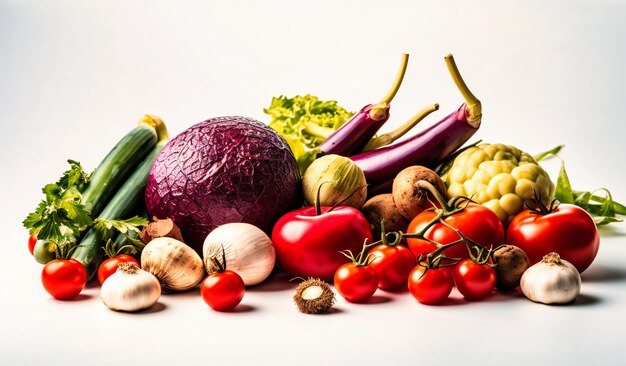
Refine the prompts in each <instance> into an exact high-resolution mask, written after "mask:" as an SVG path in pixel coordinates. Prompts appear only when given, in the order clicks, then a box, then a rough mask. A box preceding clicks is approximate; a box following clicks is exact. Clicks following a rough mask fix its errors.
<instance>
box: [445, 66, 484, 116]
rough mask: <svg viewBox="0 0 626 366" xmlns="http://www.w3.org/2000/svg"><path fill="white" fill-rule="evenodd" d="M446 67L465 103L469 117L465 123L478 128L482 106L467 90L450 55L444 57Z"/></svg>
mask: <svg viewBox="0 0 626 366" xmlns="http://www.w3.org/2000/svg"><path fill="white" fill-rule="evenodd" d="M445 61H446V66H447V67H448V72H450V76H452V80H454V83H455V84H456V87H457V88H458V89H459V91H460V92H461V94H462V95H463V99H465V103H466V105H467V107H466V108H467V111H468V113H469V117H468V118H467V123H469V124H470V125H471V126H472V127H475V128H478V126H480V120H481V117H482V106H481V103H480V100H478V98H476V97H475V96H474V94H472V92H471V91H470V90H469V88H468V87H467V85H466V84H465V81H464V80H463V77H462V76H461V72H460V71H459V69H458V67H457V66H456V62H454V57H453V56H452V54H449V55H447V56H446V57H445Z"/></svg>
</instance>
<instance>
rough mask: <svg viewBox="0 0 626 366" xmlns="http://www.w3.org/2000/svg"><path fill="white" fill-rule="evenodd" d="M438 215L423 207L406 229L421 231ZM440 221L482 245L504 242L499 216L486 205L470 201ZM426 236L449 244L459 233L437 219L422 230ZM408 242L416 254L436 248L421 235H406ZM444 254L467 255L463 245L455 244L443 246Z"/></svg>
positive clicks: (459, 256)
mask: <svg viewBox="0 0 626 366" xmlns="http://www.w3.org/2000/svg"><path fill="white" fill-rule="evenodd" d="M435 216H437V214H436V213H435V212H434V211H424V212H422V213H420V214H418V215H417V216H415V218H414V219H413V220H412V221H411V223H410V224H409V228H408V230H407V232H408V233H409V234H414V233H418V232H420V231H421V230H422V229H423V228H424V227H426V225H427V224H428V223H429V222H430V221H431V220H432V219H433V218H435ZM443 221H444V222H445V223H446V224H448V225H450V226H452V227H454V228H456V229H458V230H459V231H461V233H463V235H465V236H466V237H468V238H469V239H471V240H473V241H475V242H477V243H478V244H480V245H482V246H484V247H490V246H494V247H495V246H498V245H499V244H502V243H503V242H504V228H503V226H502V222H500V219H499V218H498V216H497V215H496V214H495V213H493V211H491V210H490V209H488V208H487V207H485V206H482V205H477V204H474V203H470V204H469V205H468V206H467V208H465V210H463V211H461V212H458V213H456V214H454V215H451V216H448V217H446V218H445V219H443ZM425 237H426V238H427V239H430V240H434V241H436V242H438V243H440V244H450V243H452V242H454V241H456V240H459V239H460V237H459V235H458V234H457V233H456V232H455V231H454V230H452V229H450V228H449V227H447V226H446V225H444V224H442V223H439V222H438V223H436V224H435V225H433V226H432V227H431V228H430V229H428V231H427V232H426V234H425ZM407 243H408V244H409V248H410V249H411V251H412V252H413V254H414V255H415V256H416V257H417V256H419V255H420V254H421V253H430V252H432V251H434V250H435V249H437V247H436V245H435V244H433V243H430V242H428V241H426V240H422V239H412V238H408V239H407ZM445 254H446V255H447V256H448V257H452V258H469V255H468V252H467V248H466V246H465V245H457V246H454V247H452V248H449V249H446V250H445Z"/></svg>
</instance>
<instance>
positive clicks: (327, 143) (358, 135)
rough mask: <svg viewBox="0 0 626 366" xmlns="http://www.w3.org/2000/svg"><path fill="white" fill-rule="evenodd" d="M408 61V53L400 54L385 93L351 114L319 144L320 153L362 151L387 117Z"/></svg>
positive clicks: (344, 154) (353, 152)
mask: <svg viewBox="0 0 626 366" xmlns="http://www.w3.org/2000/svg"><path fill="white" fill-rule="evenodd" d="M408 61H409V55H408V54H406V53H405V54H402V59H401V63H400V71H399V72H398V75H397V76H396V80H395V81H394V83H393V85H392V86H391V89H390V90H389V92H388V93H387V95H386V96H385V97H384V98H383V99H381V100H380V102H378V103H376V104H368V105H366V106H365V107H363V108H362V109H361V110H360V111H359V112H358V113H357V114H355V115H354V116H352V118H350V119H349V120H348V121H346V123H344V124H343V125H342V126H341V127H339V129H337V130H336V131H335V132H334V133H333V134H331V135H330V136H328V138H326V139H325V140H324V141H323V142H322V143H321V144H320V145H319V149H320V150H321V154H320V155H319V156H322V155H328V154H337V155H342V156H349V155H352V154H355V153H358V152H361V151H363V148H364V147H365V145H366V144H367V143H368V142H369V140H370V139H371V138H372V137H373V136H374V135H375V134H376V132H378V130H379V129H380V128H381V127H382V126H383V124H385V122H387V120H388V119H389V108H390V107H391V106H390V103H391V101H392V100H393V98H394V97H395V96H396V93H397V92H398V89H400V84H402V80H403V79H404V74H405V72H406V67H407V64H408Z"/></svg>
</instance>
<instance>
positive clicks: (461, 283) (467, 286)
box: [454, 259, 496, 300]
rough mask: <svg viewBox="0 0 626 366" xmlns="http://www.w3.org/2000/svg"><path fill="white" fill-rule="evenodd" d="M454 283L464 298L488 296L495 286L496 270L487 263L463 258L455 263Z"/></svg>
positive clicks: (475, 298) (479, 298)
mask: <svg viewBox="0 0 626 366" xmlns="http://www.w3.org/2000/svg"><path fill="white" fill-rule="evenodd" d="M454 283H455V284H456V289H457V290H459V292H460V293H461V295H463V296H464V297H465V298H466V299H468V300H481V299H484V298H485V297H487V296H489V294H491V292H492V291H493V289H494V287H495V286H496V270H495V269H493V268H492V267H491V266H490V265H488V264H478V263H475V262H473V261H472V260H471V259H465V260H462V261H461V262H460V263H459V264H457V265H456V268H455V270H454Z"/></svg>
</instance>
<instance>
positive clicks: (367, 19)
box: [0, 0, 626, 365]
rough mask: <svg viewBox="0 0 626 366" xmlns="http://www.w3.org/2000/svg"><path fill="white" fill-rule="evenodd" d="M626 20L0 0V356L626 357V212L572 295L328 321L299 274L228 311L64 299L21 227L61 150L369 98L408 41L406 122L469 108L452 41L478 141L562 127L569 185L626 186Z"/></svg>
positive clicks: (62, 156)
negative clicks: (305, 309)
mask: <svg viewBox="0 0 626 366" xmlns="http://www.w3.org/2000/svg"><path fill="white" fill-rule="evenodd" d="M625 24H626V4H625V3H624V2H623V1H609V0H604V1H595V2H591V1H589V2H581V1H551V2H544V1H507V2H501V1H481V2H471V1H446V2H444V1H419V2H418V1H412V2H410V1H406V2H399V1H389V2H384V4H383V2H377V1H346V2H342V3H341V4H339V2H338V1H316V2H307V3H301V2H295V1H291V2H289V1H271V2H263V3H261V2H252V1H250V2H242V1H228V2H227V1H219V2H218V1H213V2H206V1H197V2H165V1H158V2H157V1H115V2H112V1H90V2H87V1H81V2H79V1H75V2H70V1H41V2H34V1H18V0H14V1H6V0H0V123H1V126H2V133H1V134H0V146H2V148H1V149H0V161H1V166H2V171H3V174H2V179H0V192H1V193H0V194H1V197H2V204H3V206H4V209H3V210H2V211H0V229H1V232H2V234H3V240H2V242H3V243H2V248H3V250H4V251H3V257H4V261H3V264H2V266H1V267H0V268H1V271H2V278H3V279H4V280H5V281H6V282H5V284H4V288H3V291H2V295H1V300H0V364H2V365H30V364H33V365H34V364H42V363H45V364H51V365H59V364H61V363H62V362H63V364H66V365H70V364H86V363H87V364H103V365H105V364H106V365H112V364H117V363H122V362H124V363H128V364H152V365H161V364H163V365H165V364H185V362H187V361H189V362H194V363H199V362H202V363H203V364H209V365H218V364H222V365H226V364H240V365H256V364H259V365H274V364H276V365H279V364H285V365H286V364H293V365H296V364H297V365H319V364H346V363H350V364H355V365H356V364H368V365H374V364H378V365H382V364H385V365H387V364H389V365H405V364H406V365H408V364H412V365H415V364H423V365H427V364H432V363H435V362H437V363H440V364H455V365H459V364H466V365H469V364H483V365H495V364H502V363H504V364H508V365H528V364H531V363H532V364H536V365H542V364H569V365H582V364H603V365H619V364H624V363H626V356H624V349H625V346H626V330H625V328H624V324H626V311H625V309H626V269H625V266H624V258H626V240H625V237H624V235H625V234H626V230H625V228H626V226H625V225H615V226H614V227H613V228H612V229H609V230H603V231H602V243H601V249H600V253H599V255H598V258H597V261H596V262H595V263H594V264H593V266H592V267H591V268H590V269H589V270H588V271H587V272H586V273H585V274H584V275H583V279H584V283H583V289H582V294H581V296H580V298H579V300H577V301H576V303H575V304H574V305H571V306H558V307H551V306H542V305H537V304H534V303H531V302H530V301H527V300H525V299H523V298H520V297H519V296H513V297H510V296H504V295H496V296H494V297H493V298H491V299H490V300H489V301H483V302H478V303H465V302H463V301H462V300H461V299H460V297H459V295H458V293H453V297H452V300H451V301H450V303H449V304H448V306H441V307H428V306H423V305H419V304H417V303H416V302H415V301H414V300H413V299H412V298H411V297H410V295H408V294H406V293H404V294H387V293H382V292H379V293H378V294H377V296H378V297H377V299H378V300H385V299H388V300H389V301H386V302H383V303H379V304H369V305H352V304H347V303H345V302H343V301H340V302H339V304H338V305H337V307H336V309H337V311H336V312H335V313H333V314H330V315H327V316H306V315H303V314H299V313H298V312H297V311H296V310H295V308H294V306H293V304H292V303H291V295H292V288H293V286H295V285H294V284H290V283H288V282H286V281H285V279H284V278H279V279H275V280H273V281H271V282H269V283H267V284H266V285H263V286H261V287H259V288H255V289H251V290H250V291H248V292H247V293H246V296H245V298H244V304H245V305H243V306H242V307H240V310H242V311H241V312H238V313H233V314H220V313H216V312H213V311H211V310H210V309H209V308H208V307H207V306H206V305H205V304H204V303H203V302H202V300H201V299H200V297H199V296H198V294H197V293H196V292H189V293H184V294H179V295H172V296H164V297H163V298H162V301H161V304H162V305H160V306H159V307H158V308H157V309H155V311H150V312H147V313H142V314H120V313H115V312H112V311H109V310H108V309H107V308H106V307H105V306H104V305H102V304H101V302H100V300H99V299H98V288H97V287H95V288H94V287H92V288H89V289H87V290H85V291H84V294H85V295H84V296H82V297H81V298H80V300H79V301H74V302H59V301H54V300H52V299H51V298H50V297H49V296H48V295H47V294H46V293H45V291H44V290H43V288H42V287H41V285H40V282H39V273H40V270H41V266H40V265H38V264H37V263H35V262H34V261H33V260H32V258H31V257H30V256H29V254H28V251H27V249H26V236H27V235H26V232H25V230H23V229H22V228H21V225H20V221H21V220H22V219H23V217H24V216H25V215H26V213H27V212H29V211H30V210H32V208H33V207H34V206H35V204H36V203H37V202H38V200H39V199H40V192H39V189H40V187H41V186H43V185H44V184H45V183H47V182H49V181H52V180H54V179H56V178H57V176H58V174H59V173H60V172H61V171H62V170H63V169H64V168H65V160H66V159H67V158H73V159H78V160H80V161H81V162H83V164H84V165H85V166H86V167H88V168H93V167H95V165H96V164H97V163H98V161H99V160H100V159H101V158H102V156H103V155H104V154H105V153H106V152H107V151H108V150H109V149H110V147H111V146H112V145H113V144H114V143H115V142H116V141H117V139H119V137H120V136H121V135H123V134H124V133H125V132H126V131H127V130H128V129H129V128H130V126H131V125H133V124H134V122H135V121H136V120H137V119H138V118H139V117H140V116H141V115H142V114H144V113H153V114H157V115H159V116H161V117H163V119H164V120H165V121H166V122H167V123H168V126H169V128H170V131H171V132H172V133H173V134H176V133H178V132H180V131H182V130H184V129H185V128H187V127H188V126H190V125H192V124H194V123H196V122H199V121H201V120H204V119H206V118H208V117H212V116H218V115H229V114H237V115H245V116H251V117H256V118H258V119H261V120H265V121H267V120H268V118H267V116H265V115H264V114H263V113H262V108H263V107H265V106H267V105H268V104H269V102H270V100H271V97H272V96H274V95H279V94H281V93H283V94H287V95H293V94H296V93H311V94H314V95H318V96H320V97H321V98H324V99H337V100H339V102H340V103H341V104H342V105H344V106H345V107H347V108H349V109H352V110H357V109H359V108H360V107H361V106H363V105H365V104H367V103H370V102H373V101H376V100H377V98H380V97H381V96H382V95H383V94H384V93H385V92H386V90H387V88H388V86H389V84H390V82H391V81H392V79H393V76H394V73H395V72H396V68H397V63H398V59H399V56H398V55H399V53H400V52H403V51H407V52H410V53H411V60H410V65H409V69H408V74H407V77H406V80H405V82H404V85H403V87H402V89H401V90H400V93H399V94H398V96H397V98H396V99H395V101H394V105H393V110H392V114H393V116H392V121H391V122H390V123H389V125H390V127H393V126H394V124H399V123H400V122H402V121H403V120H405V119H406V118H408V117H410V116H411V115H412V114H413V113H415V111H417V110H418V109H419V108H421V107H422V106H424V105H426V104H428V103H432V102H439V103H440V104H441V111H440V112H438V114H437V117H439V118H441V117H443V116H444V115H445V114H447V113H449V112H450V111H452V110H454V109H456V108H457V107H458V105H459V104H460V103H461V98H460V96H459V94H458V92H457V91H456V90H455V88H454V86H453V84H452V82H451V80H450V78H449V77H448V75H447V72H446V69H445V67H444V64H443V56H444V55H445V54H446V53H448V52H453V53H454V55H455V57H456V59H457V62H458V64H459V67H460V68H461V71H462V73H463V75H464V76H465V78H466V81H467V82H468V84H469V86H470V87H471V88H472V90H473V91H474V92H475V94H476V95H477V96H478V97H479V98H480V99H481V100H482V101H483V104H484V120H483V126H482V127H481V131H480V132H479V133H478V134H477V136H476V137H478V138H482V139H483V140H485V141H492V142H505V143H509V144H513V145H517V146H519V147H521V148H523V149H525V150H527V151H530V152H533V153H536V152H539V151H543V150H545V149H548V148H551V147H553V146H555V145H557V144H560V143H565V144H566V145H567V148H566V150H564V151H563V154H562V156H563V157H564V158H565V160H566V162H567V165H568V168H569V173H570V178H571V180H572V182H573V184H574V185H575V187H579V188H584V189H591V188H594V187H600V186H603V187H607V188H610V189H611V190H612V191H613V193H614V195H615V197H617V198H619V199H621V200H625V199H626V188H625V186H624V184H623V181H624V179H625V178H626V174H625V173H624V168H623V136H624V134H625V133H626V128H625V127H624V126H625V123H624V118H625V117H624V116H625V115H626V103H624V100H625V93H624V85H625V84H626V73H624V72H623V66H624V65H625V64H626V47H625V46H626V26H625ZM435 118H436V117H432V118H430V119H429V120H428V121H430V122H428V121H427V122H424V124H428V123H432V121H434V120H436V119H435ZM549 168H550V171H551V173H552V175H553V177H554V174H555V168H556V165H554V164H553V165H549Z"/></svg>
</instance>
